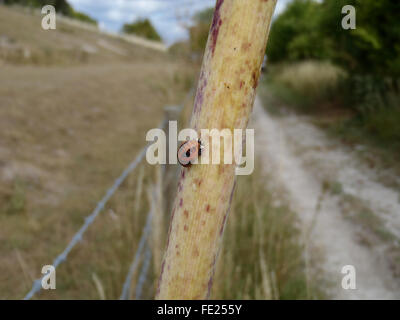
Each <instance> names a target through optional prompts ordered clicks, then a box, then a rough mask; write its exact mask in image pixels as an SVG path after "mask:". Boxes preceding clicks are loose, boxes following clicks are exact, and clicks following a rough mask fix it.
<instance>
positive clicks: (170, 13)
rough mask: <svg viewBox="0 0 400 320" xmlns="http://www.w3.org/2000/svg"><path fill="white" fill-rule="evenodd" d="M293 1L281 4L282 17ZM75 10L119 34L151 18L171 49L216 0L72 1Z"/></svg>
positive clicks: (277, 10)
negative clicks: (196, 15)
mask: <svg viewBox="0 0 400 320" xmlns="http://www.w3.org/2000/svg"><path fill="white" fill-rule="evenodd" d="M290 1H291V0H278V4H277V7H276V10H275V14H279V13H280V12H282V10H283V9H284V8H285V6H286V4H287V3H288V2H290ZM68 2H69V3H70V4H71V5H72V6H73V7H74V9H76V10H78V11H81V12H84V13H86V14H88V15H89V16H91V17H92V18H94V19H96V20H97V21H98V22H99V26H100V28H102V29H105V30H109V31H114V32H118V31H120V30H121V27H122V25H123V24H124V23H131V22H133V21H134V20H136V19H138V18H149V19H150V20H151V22H152V24H153V25H154V27H155V28H156V29H157V32H158V33H159V34H160V35H161V37H162V38H163V40H164V42H165V43H167V44H168V45H170V44H172V43H174V42H176V41H179V40H183V39H187V37H188V34H187V31H186V29H185V27H184V26H185V25H188V24H189V23H190V17H191V16H193V14H194V13H195V12H197V11H200V10H202V9H205V8H209V7H214V5H215V0H69V1H68Z"/></svg>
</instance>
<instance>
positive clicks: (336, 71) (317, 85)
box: [275, 61, 346, 97]
mask: <svg viewBox="0 0 400 320" xmlns="http://www.w3.org/2000/svg"><path fill="white" fill-rule="evenodd" d="M345 75H346V74H345V72H344V71H343V70H342V69H340V68H339V67H336V66H334V65H333V64H331V63H328V62H317V61H305V62H300V63H295V64H290V65H285V66H283V67H282V68H279V72H277V74H276V77H275V81H276V82H278V83H280V84H283V85H285V86H286V87H288V88H289V89H292V90H294V91H295V92H297V93H301V94H303V95H305V96H309V97H319V96H321V95H323V94H325V93H326V92H328V91H329V90H332V89H334V88H336V86H337V85H338V82H339V81H340V79H342V78H343V77H344V76H345Z"/></svg>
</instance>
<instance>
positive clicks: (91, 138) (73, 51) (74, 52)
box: [0, 6, 193, 299]
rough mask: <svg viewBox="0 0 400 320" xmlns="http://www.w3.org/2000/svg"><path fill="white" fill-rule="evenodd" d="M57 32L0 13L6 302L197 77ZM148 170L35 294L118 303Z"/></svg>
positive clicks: (0, 274)
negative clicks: (47, 287) (51, 283)
mask: <svg viewBox="0 0 400 320" xmlns="http://www.w3.org/2000/svg"><path fill="white" fill-rule="evenodd" d="M57 27H58V29H57V30H56V31H43V30H42V29H41V27H40V20H37V17H34V16H31V15H28V14H23V13H21V12H19V11H15V10H12V9H9V8H4V7H2V6H0V39H1V40H0V43H1V45H0V47H1V49H0V52H1V58H0V61H2V62H1V64H0V226H1V229H0V299H11V298H13V299H19V298H22V297H23V296H24V295H25V294H26V293H27V292H28V291H29V290H30V287H31V285H32V280H33V279H35V278H37V277H38V276H39V275H40V271H41V268H42V266H43V265H46V264H51V263H52V260H53V258H54V257H55V256H56V255H57V254H59V253H60V252H61V251H62V249H63V248H64V247H65V245H66V244H67V242H68V241H69V240H70V239H71V237H72V235H73V234H74V233H75V232H76V231H77V230H78V228H79V227H80V225H81V224H82V223H83V219H84V217H85V216H86V215H88V214H89V213H90V212H91V210H93V208H94V207H95V206H96V203H97V201H99V200H100V198H101V197H102V196H103V195H104V193H105V191H106V190H107V188H108V187H110V185H111V184H112V182H113V180H114V179H115V178H116V177H117V176H118V175H119V174H120V173H121V171H122V170H123V169H124V168H125V166H126V165H127V164H128V163H129V162H130V161H131V160H132V159H133V158H134V157H135V156H136V154H137V153H138V152H139V150H140V149H141V148H142V147H143V146H144V144H145V133H146V131H147V130H148V129H150V128H154V127H156V126H157V125H158V124H159V122H160V120H161V118H162V116H163V106H164V105H168V104H177V103H178V102H179V101H181V100H182V99H183V97H184V95H185V92H186V90H187V86H188V83H187V81H188V80H187V79H191V78H193V77H192V76H191V75H190V76H188V72H189V71H182V70H190V69H189V68H187V67H186V66H183V65H182V64H180V63H178V62H173V61H172V60H171V58H170V57H168V56H167V55H165V54H161V53H158V52H155V51H152V50H148V49H145V48H141V47H138V46H134V45H131V44H128V43H124V42H122V41H120V40H116V39H112V38H108V37H106V36H100V35H98V34H95V33H90V32H88V31H82V30H79V29H77V28H73V27H65V26H63V25H61V24H60V25H58V26H57ZM21 48H22V49H21ZM89 48H91V49H90V50H88V49H89ZM21 50H22V51H21ZM85 50H86V51H85ZM89 51H90V52H89ZM84 52H86V53H84ZM18 54H21V55H20V56H18ZM82 57H86V58H82ZM144 170H147V169H145V167H141V168H138V172H137V174H135V175H134V176H132V178H130V179H129V180H128V181H127V183H126V184H124V185H123V186H122V188H121V190H119V191H118V193H117V194H116V197H115V198H113V200H112V201H111V202H110V204H109V205H108V206H107V208H106V210H105V212H104V215H102V216H101V219H99V220H98V221H96V223H95V224H94V225H93V227H92V228H90V230H89V232H88V233H87V235H86V236H85V237H84V239H83V241H82V243H81V244H80V247H79V249H78V248H77V250H73V252H72V253H71V255H70V256H69V259H68V261H67V262H66V263H65V264H63V265H62V266H60V268H59V270H58V271H57V290H54V291H51V292H45V293H44V294H42V295H41V296H39V297H40V298H51V299H53V298H57V299H61V298H76V299H79V298H86V299H96V298H117V297H119V295H120V293H121V289H122V284H123V280H124V277H125V275H126V273H127V269H128V266H129V263H130V260H131V258H132V255H133V251H134V249H135V248H136V245H137V241H138V239H139V237H140V232H141V227H142V226H143V222H144V219H145V214H146V212H147V210H148V205H147V197H146V190H145V188H137V187H136V186H137V185H138V184H139V185H143V183H142V182H140V181H139V180H138V179H140V177H142V179H147V178H146V176H147V175H144V174H143V171H144ZM140 172H142V174H139V173H140ZM143 177H144V178H143ZM138 189H139V191H140V192H138Z"/></svg>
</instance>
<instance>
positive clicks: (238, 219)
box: [212, 172, 323, 299]
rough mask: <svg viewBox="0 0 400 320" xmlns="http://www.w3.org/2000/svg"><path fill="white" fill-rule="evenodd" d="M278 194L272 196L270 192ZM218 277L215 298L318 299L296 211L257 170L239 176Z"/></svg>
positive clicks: (317, 276)
mask: <svg viewBox="0 0 400 320" xmlns="http://www.w3.org/2000/svg"><path fill="white" fill-rule="evenodd" d="M272 194H274V195H272ZM228 221H229V223H228V224H227V227H226V231H225V236H224V245H223V250H222V252H221V254H220V258H219V262H218V268H217V272H216V275H215V278H214V287H213V293H212V298H213V299H317V298H321V297H323V293H322V289H323V288H322V287H323V286H321V284H320V283H318V281H319V280H320V274H316V273H314V274H313V278H312V279H308V278H307V269H306V268H307V266H306V261H305V256H304V241H303V240H302V236H301V233H300V230H299V229H298V227H297V225H298V223H297V218H296V215H295V214H294V213H293V212H291V211H290V209H289V208H288V207H287V206H286V205H285V200H284V199H279V197H278V196H277V194H276V193H275V192H274V193H273V191H272V190H271V189H269V187H268V185H266V182H265V180H263V178H262V177H261V176H259V175H258V174H257V172H255V173H253V175H251V176H246V177H240V178H239V181H238V187H237V190H236V192H235V195H234V203H233V205H232V211H231V213H230V217H229V220H228Z"/></svg>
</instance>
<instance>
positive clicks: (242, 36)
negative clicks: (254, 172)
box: [156, 0, 276, 299]
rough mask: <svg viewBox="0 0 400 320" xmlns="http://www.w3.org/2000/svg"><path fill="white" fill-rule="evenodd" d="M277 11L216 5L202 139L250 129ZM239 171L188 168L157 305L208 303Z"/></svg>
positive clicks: (248, 4) (200, 91)
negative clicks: (213, 133)
mask: <svg viewBox="0 0 400 320" xmlns="http://www.w3.org/2000/svg"><path fill="white" fill-rule="evenodd" d="M275 5H276V0H251V1H247V0H218V1H217V3H216V8H215V12H214V18H213V21H212V25H211V29H210V33H209V37H208V42H207V47H206V52H205V55H204V60H203V65H202V70H201V74H200V79H199V83H198V88H197V94H196V98H195V103H194V108H193V114H192V120H191V127H192V128H194V129H195V130H196V131H197V133H198V134H199V136H200V130H201V129H210V130H211V129H218V130H222V129H229V130H231V131H233V129H245V128H246V127H247V123H248V120H249V116H250V113H251V110H252V107H253V102H254V98H255V92H256V88H257V85H258V78H259V75H260V69H261V63H262V61H263V57H264V53H265V47H266V43H267V38H268V32H269V27H270V22H271V17H272V14H273V11H274V8H275ZM201 138H202V139H203V136H202V137H201ZM207 138H208V137H207ZM223 157H224V156H223V153H221V159H223ZM235 168H236V165H235V164H234V163H233V164H219V165H213V164H209V165H208V164H207V165H206V164H202V165H192V166H191V167H188V168H182V170H181V175H180V180H179V183H178V192H177V196H176V199H175V204H174V208H173V211H172V216H171V224H170V230H169V235H168V241H167V249H166V253H165V256H164V260H163V263H162V267H161V275H160V280H159V287H158V290H157V294H156V298H157V299H204V298H208V297H209V295H210V290H211V286H212V278H213V274H214V269H215V264H216V261H217V256H218V252H219V250H220V247H221V244H222V242H221V240H222V235H223V231H224V227H225V223H226V220H227V216H228V213H229V209H230V204H231V201H232V196H233V192H234V189H235V184H236V180H235ZM249 249H251V248H249ZM243 258H245V257H243Z"/></svg>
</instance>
